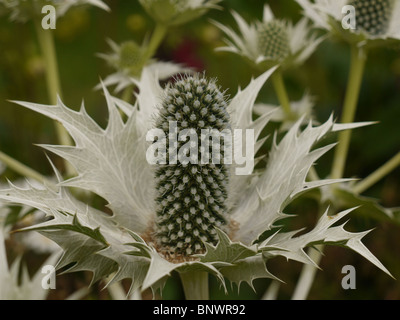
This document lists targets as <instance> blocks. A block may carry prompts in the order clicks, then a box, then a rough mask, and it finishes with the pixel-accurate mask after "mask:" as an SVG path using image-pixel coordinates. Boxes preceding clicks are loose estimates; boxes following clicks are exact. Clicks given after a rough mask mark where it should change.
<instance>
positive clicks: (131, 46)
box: [115, 41, 144, 76]
mask: <svg viewBox="0 0 400 320" xmlns="http://www.w3.org/2000/svg"><path fill="white" fill-rule="evenodd" d="M143 53H144V51H143V48H142V47H141V46H139V45H138V44H137V43H136V42H134V41H126V42H124V43H122V44H121V47H120V48H119V55H118V58H117V61H116V63H115V66H116V68H117V69H118V70H126V71H127V72H128V74H130V75H132V76H138V75H139V74H140V71H141V70H142V67H143Z"/></svg>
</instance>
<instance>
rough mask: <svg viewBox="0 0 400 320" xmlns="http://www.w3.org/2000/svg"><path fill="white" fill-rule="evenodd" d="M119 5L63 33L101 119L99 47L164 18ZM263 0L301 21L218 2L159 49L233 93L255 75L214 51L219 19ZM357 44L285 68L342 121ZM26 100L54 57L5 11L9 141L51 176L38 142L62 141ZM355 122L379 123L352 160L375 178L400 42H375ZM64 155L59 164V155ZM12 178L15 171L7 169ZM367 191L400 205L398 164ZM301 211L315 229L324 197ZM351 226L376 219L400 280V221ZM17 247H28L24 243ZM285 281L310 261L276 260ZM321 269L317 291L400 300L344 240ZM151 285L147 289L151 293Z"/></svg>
mask: <svg viewBox="0 0 400 320" xmlns="http://www.w3.org/2000/svg"><path fill="white" fill-rule="evenodd" d="M105 2H106V3H107V4H108V5H109V6H110V8H111V13H107V12H105V11H102V10H100V9H97V8H94V7H90V8H76V9H73V10H71V11H69V12H68V14H67V15H66V16H65V17H63V18H61V19H60V20H58V21H57V28H56V30H55V41H56V48H57V56H58V62H59V68H60V77H61V86H62V90H63V101H64V103H65V104H66V105H67V106H69V107H71V108H74V109H78V108H79V106H80V104H81V102H82V100H84V102H85V105H86V108H87V110H88V112H89V114H90V115H92V116H93V118H94V119H96V121H98V122H99V123H100V124H103V125H104V124H105V123H106V122H107V111H106V105H105V101H104V98H103V95H102V93H101V92H98V91H95V90H94V89H93V88H94V87H95V85H96V84H98V83H99V80H100V79H101V78H102V79H104V78H105V77H106V76H107V75H108V74H110V73H111V72H113V70H111V68H110V67H109V66H107V65H106V63H105V62H104V61H103V60H101V59H99V58H98V57H96V53H100V52H102V53H107V52H110V48H109V46H108V44H107V42H106V39H108V38H109V39H112V40H113V41H115V42H117V43H121V42H123V41H126V40H130V39H133V40H136V41H138V42H141V41H142V40H143V39H144V37H145V36H146V35H148V34H149V33H150V32H151V30H152V28H153V26H154V24H153V22H152V20H151V19H150V18H149V17H148V16H147V15H146V13H145V12H144V10H143V9H142V7H141V6H140V5H139V3H138V1H136V0H106V1H105ZM265 3H268V4H270V6H271V8H272V10H273V12H274V13H275V15H276V16H277V17H279V18H288V19H292V20H293V21H297V20H298V19H299V18H300V17H301V11H300V7H299V6H298V5H297V4H296V3H295V2H294V1H293V0H280V1H278V0H271V1H261V0H248V1H243V0H224V1H222V2H221V7H222V10H212V11H210V12H209V13H208V14H207V15H206V16H204V17H202V18H200V19H198V20H196V21H193V22H191V23H189V24H187V25H185V26H184V27H181V28H175V29H172V30H171V31H170V32H169V33H168V35H167V38H166V39H165V41H164V42H163V43H162V45H161V47H160V49H159V50H158V53H157V58H159V59H161V60H166V61H174V62H179V63H184V64H186V65H188V66H190V67H194V68H196V69H197V70H199V71H202V70H206V73H207V75H208V76H212V77H217V78H218V81H219V84H220V85H221V86H222V87H223V88H226V89H228V92H229V93H230V94H231V95H234V94H235V92H236V90H237V89H238V87H239V86H241V87H242V88H243V87H244V86H246V85H247V84H248V82H249V81H250V79H251V78H252V76H254V74H253V73H252V70H251V69H250V68H249V67H248V65H247V64H246V63H245V62H243V60H242V59H241V58H239V57H237V56H235V55H234V54H230V53H221V52H215V51H214V49H215V48H216V47H219V46H221V45H223V42H222V40H223V35H222V34H221V32H220V31H219V30H218V29H217V28H216V27H215V26H213V25H212V24H211V22H210V19H214V20H217V21H219V22H222V23H224V24H226V25H229V26H232V27H235V22H234V19H233V18H232V16H231V14H230V10H235V11H237V12H239V13H240V14H241V15H242V16H243V17H244V18H245V19H246V20H247V21H251V20H253V19H260V18H261V17H262V9H263V5H264V4H265ZM349 56H350V51H349V48H348V46H347V45H346V44H344V43H341V42H339V41H336V40H335V39H329V40H327V41H325V42H323V44H322V45H321V46H320V47H319V48H318V50H317V51H316V52H315V54H313V56H312V57H311V58H310V59H309V60H308V61H307V62H306V63H305V64H304V65H302V66H300V67H298V68H296V69H291V70H288V71H287V72H285V74H284V76H285V82H286V84H287V87H288V91H289V95H290V97H291V99H292V100H299V99H300V98H301V97H302V95H303V94H304V92H305V91H307V90H308V91H309V92H310V93H311V94H312V95H313V96H315V97H316V107H315V113H316V117H317V119H318V120H319V121H321V122H323V121H326V120H327V118H328V117H329V115H330V114H332V113H333V114H334V116H335V118H339V116H340V113H341V106H342V102H343V97H344V94H345V89H346V83H347V76H348V69H349ZM10 100H22V101H30V102H37V103H48V98H47V92H46V83H45V75H44V62H43V60H42V58H41V55H40V50H39V47H38V44H37V38H36V35H35V32H34V28H33V24H32V23H31V22H28V23H26V24H20V23H15V22H11V21H10V20H9V19H8V17H4V16H3V17H0V150H1V151H3V152H5V153H7V154H9V155H11V156H13V157H14V158H16V159H18V160H20V161H21V162H23V163H25V164H27V165H29V166H31V167H33V168H34V169H35V170H37V171H39V172H41V173H43V174H51V167H50V165H49V164H48V161H47V159H46V157H45V155H44V152H43V150H41V149H40V148H39V147H37V146H35V145H34V144H35V143H40V144H43V143H44V144H46V143H57V142H56V138H55V131H54V125H53V122H52V121H51V120H49V119H47V118H45V117H44V116H41V115H38V114H35V113H34V112H32V111H29V110H25V109H23V108H22V107H20V106H17V105H15V104H13V103H12V102H10ZM260 101H262V102H265V103H277V99H276V96H275V94H274V91H273V89H272V86H271V85H270V84H266V85H265V87H264V88H263V90H262V93H261V95H260ZM356 121H377V122H378V123H377V124H376V125H374V126H370V127H366V128H362V129H358V130H356V131H354V133H353V140H352V144H351V149H350V153H349V161H348V165H347V167H346V172H345V176H346V177H360V178H362V177H365V176H367V175H368V174H369V173H371V172H372V171H374V170H375V169H377V168H378V167H379V166H381V165H382V164H384V163H385V162H386V161H387V160H389V159H390V158H391V157H393V156H394V155H395V154H396V153H397V152H398V151H399V150H400V130H399V123H400V54H399V51H396V50H395V48H385V49H380V50H376V51H372V52H371V53H370V55H369V59H368V64H367V68H366V71H365V77H364V81H363V86H362V91H361V96H360V102H359V107H358V111H357V116H356ZM331 157H332V152H330V153H329V154H328V155H327V156H324V158H322V159H321V160H320V163H319V164H318V167H317V169H318V172H319V173H320V175H321V176H322V177H324V176H325V175H327V174H328V172H329V169H330V165H331ZM52 158H54V159H55V162H56V164H57V163H58V162H57V159H56V158H55V157H52ZM6 177H7V178H9V179H11V180H12V179H13V178H17V176H16V175H15V173H13V172H11V171H7V172H6ZM365 194H366V195H369V196H372V197H375V198H378V199H380V203H381V204H382V205H383V206H385V207H399V206H400V170H399V169H397V170H395V171H394V172H392V173H391V174H390V175H389V176H387V177H386V178H385V179H383V180H382V181H380V182H379V183H378V184H377V185H375V186H374V187H373V188H371V189H370V190H368V191H367V192H366V193H365ZM290 209H291V210H292V211H293V212H296V213H297V212H299V211H300V212H302V214H301V216H298V217H297V218H295V219H294V221H293V223H294V224H296V223H299V224H300V225H302V226H307V225H308V226H312V225H313V224H314V223H315V221H316V205H315V203H314V202H313V201H312V200H309V199H305V200H300V201H296V203H294V204H293V205H292V206H291V208H290ZM348 228H349V229H350V230H352V231H362V230H365V229H371V228H375V230H374V231H372V232H371V233H370V234H369V235H368V236H366V238H365V240H364V243H365V244H366V246H367V247H368V248H369V249H370V250H371V251H372V252H373V253H374V254H375V255H376V256H377V257H378V258H379V259H380V260H381V261H382V263H383V264H384V265H385V266H386V267H387V268H388V269H389V270H390V272H392V274H393V276H394V277H396V278H397V279H399V278H400V232H399V231H400V226H399V225H395V224H392V223H389V222H381V221H376V220H372V219H369V218H365V217H359V216H358V215H357V214H356V213H352V214H351V222H350V223H349V225H348ZM11 243H12V242H11ZM14 249H15V251H16V252H18V250H22V249H21V248H19V249H18V248H14ZM25 257H26V259H27V261H29V268H30V269H32V270H31V271H32V272H33V271H35V267H38V266H39V265H40V261H42V260H43V257H41V256H39V257H38V256H37V255H35V254H34V253H29V252H28V253H26V254H25ZM347 264H350V265H354V266H355V267H356V270H357V289H356V290H347V291H346V290H343V289H342V287H341V279H342V277H343V276H344V275H343V274H341V269H342V267H343V266H344V265H347ZM267 266H268V267H269V268H270V270H271V271H272V272H273V273H274V272H275V274H276V275H277V276H278V277H280V278H281V279H282V280H284V281H285V284H282V285H281V290H280V292H279V296H278V297H279V298H281V299H289V298H290V297H291V294H292V292H293V288H294V287H295V284H296V281H297V279H298V276H299V273H300V271H301V265H300V264H298V263H295V262H286V261H285V260H283V259H274V260H272V261H271V262H270V263H268V265H267ZM321 267H322V269H323V271H322V272H318V274H317V277H316V279H315V282H314V284H313V287H312V290H311V292H310V295H309V298H310V299H400V283H399V281H397V280H393V279H391V278H390V277H388V276H387V275H385V274H384V273H383V272H381V271H379V270H378V269H377V268H375V267H374V266H373V265H372V264H370V263H369V262H367V261H366V260H365V259H363V258H362V257H360V256H358V255H357V254H355V253H353V252H351V251H349V250H346V249H342V248H337V247H335V248H327V249H326V251H325V256H324V258H323V259H322V263H321ZM89 279H90V275H88V274H85V273H79V274H69V275H63V276H60V277H59V279H58V283H60V287H61V288H60V290H57V292H52V293H51V294H50V297H49V298H51V299H62V298H65V297H66V296H67V295H68V294H69V293H72V292H73V291H74V290H75V289H76V288H79V287H82V286H84V285H86V284H87V283H88V281H89ZM269 283H270V281H269V280H257V281H255V282H254V284H255V288H256V292H254V291H252V290H251V289H250V288H249V287H248V286H247V285H243V286H242V288H241V289H242V290H241V291H240V295H238V294H237V288H233V290H231V291H230V294H229V296H225V295H224V294H223V292H222V291H221V290H219V288H218V286H217V284H216V283H215V281H214V280H213V279H211V288H212V294H211V298H215V299H237V298H240V299H256V298H259V297H260V296H262V294H263V293H264V291H265V289H266V288H267V287H268V285H269ZM100 289H101V285H100V284H96V285H95V286H94V288H93V293H91V294H90V295H89V296H88V298H92V299H107V298H108V294H107V292H106V291H104V290H103V291H102V290H100ZM149 297H150V296H149V294H147V293H146V294H145V295H144V298H149ZM182 297H183V295H182V291H181V288H180V285H179V280H178V277H174V278H172V279H171V280H169V281H168V283H167V286H166V290H165V292H164V298H165V299H173V298H182Z"/></svg>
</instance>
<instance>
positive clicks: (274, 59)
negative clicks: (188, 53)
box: [214, 5, 323, 69]
mask: <svg viewBox="0 0 400 320" xmlns="http://www.w3.org/2000/svg"><path fill="white" fill-rule="evenodd" d="M232 15H233V17H234V19H235V20H236V23H237V25H238V27H239V33H236V32H235V31H234V30H233V29H231V28H229V27H227V26H225V25H223V24H221V23H219V22H216V21H215V22H214V24H215V25H216V26H218V27H219V28H220V29H221V30H222V31H223V32H224V33H225V34H226V36H227V37H228V38H227V39H226V40H225V42H226V43H227V44H228V46H227V47H221V48H218V49H217V50H219V51H229V52H233V53H236V54H239V55H241V56H243V57H245V58H247V59H248V60H250V61H251V62H253V63H255V64H256V65H258V66H262V67H263V69H266V68H265V65H266V66H273V65H276V64H280V65H281V66H282V67H283V68H286V67H288V66H289V65H292V64H301V63H303V62H304V61H305V60H306V59H307V58H308V57H309V56H310V55H311V54H312V53H313V52H314V51H315V49H316V48H317V46H318V45H319V44H320V42H321V41H322V40H323V38H321V37H319V38H318V37H317V35H315V34H312V33H311V28H310V27H309V26H308V21H307V19H301V20H300V21H299V22H298V23H296V24H295V25H293V24H292V22H290V21H286V20H282V19H277V18H275V16H274V14H273V13H272V11H271V9H270V7H269V5H265V6H264V14H263V19H262V21H255V22H253V23H250V24H248V23H247V22H246V21H245V20H244V19H243V18H242V17H241V16H240V15H239V14H238V13H236V12H234V11H232Z"/></svg>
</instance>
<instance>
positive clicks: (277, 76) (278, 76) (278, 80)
mask: <svg viewBox="0 0 400 320" xmlns="http://www.w3.org/2000/svg"><path fill="white" fill-rule="evenodd" d="M271 79H272V84H273V86H274V89H275V92H276V95H277V97H278V100H279V103H280V105H281V107H282V109H283V111H284V112H285V114H286V116H287V118H289V119H292V118H294V115H293V112H292V108H291V107H290V100H289V96H288V93H287V91H286V87H285V83H284V81H283V76H282V72H281V71H280V70H279V69H278V70H276V71H275V72H274V73H273V74H272V76H271Z"/></svg>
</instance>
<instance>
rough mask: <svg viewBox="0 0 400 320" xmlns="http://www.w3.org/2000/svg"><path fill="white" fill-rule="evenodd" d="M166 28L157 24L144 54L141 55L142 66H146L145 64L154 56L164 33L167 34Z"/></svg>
mask: <svg viewBox="0 0 400 320" xmlns="http://www.w3.org/2000/svg"><path fill="white" fill-rule="evenodd" d="M167 30H168V28H167V26H165V25H163V24H160V23H157V24H156V26H155V28H154V31H153V34H152V35H151V39H150V42H149V45H148V47H147V50H146V53H145V54H144V55H143V64H142V65H146V63H147V62H148V61H149V60H150V59H151V58H152V57H153V56H154V55H155V53H156V51H157V49H158V47H159V46H160V44H161V42H162V40H163V39H164V37H165V35H166V33H167Z"/></svg>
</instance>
